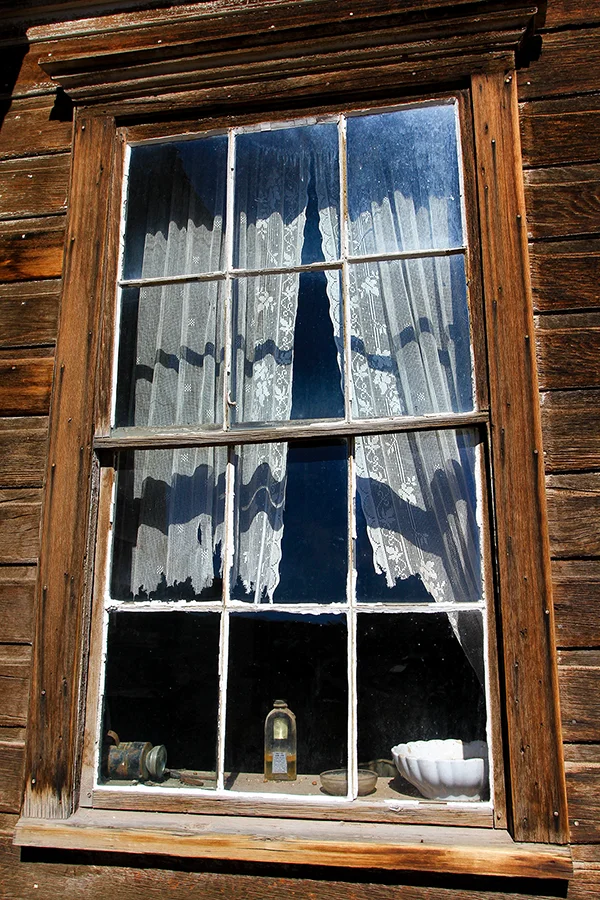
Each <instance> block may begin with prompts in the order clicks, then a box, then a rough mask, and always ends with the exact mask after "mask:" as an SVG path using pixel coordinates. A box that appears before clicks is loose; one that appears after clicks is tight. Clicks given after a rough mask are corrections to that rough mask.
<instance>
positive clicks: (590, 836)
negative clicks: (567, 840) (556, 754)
mask: <svg viewBox="0 0 600 900" xmlns="http://www.w3.org/2000/svg"><path fill="white" fill-rule="evenodd" d="M566 777H567V796H568V798H569V826H570V832H571V841H572V842H573V843H575V844H587V843H590V842H600V765H597V764H596V765H595V764H594V763H590V764H587V765H586V764H579V763H567V764H566Z"/></svg>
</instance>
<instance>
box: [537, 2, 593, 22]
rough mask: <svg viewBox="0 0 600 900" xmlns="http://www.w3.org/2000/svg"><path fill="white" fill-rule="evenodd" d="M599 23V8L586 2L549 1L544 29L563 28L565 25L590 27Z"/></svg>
mask: <svg viewBox="0 0 600 900" xmlns="http://www.w3.org/2000/svg"><path fill="white" fill-rule="evenodd" d="M595 22H597V23H600V8H599V7H598V5H597V4H596V3H588V2H587V0H550V3H548V9H547V11H546V18H545V21H544V25H545V27H546V28H564V27H565V26H566V25H592V24H593V23H595Z"/></svg>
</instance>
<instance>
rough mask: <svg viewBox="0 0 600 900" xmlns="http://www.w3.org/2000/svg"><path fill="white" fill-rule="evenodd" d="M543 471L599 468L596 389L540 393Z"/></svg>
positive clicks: (598, 398) (599, 400)
mask: <svg viewBox="0 0 600 900" xmlns="http://www.w3.org/2000/svg"><path fill="white" fill-rule="evenodd" d="M540 401H541V409H542V431H543V436H544V462H545V466H546V472H555V471H562V472H577V471H579V470H582V469H600V390H591V391H545V392H544V393H542V395H541V397H540Z"/></svg>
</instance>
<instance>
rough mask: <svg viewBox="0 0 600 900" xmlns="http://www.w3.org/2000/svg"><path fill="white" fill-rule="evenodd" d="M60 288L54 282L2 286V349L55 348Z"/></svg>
mask: <svg viewBox="0 0 600 900" xmlns="http://www.w3.org/2000/svg"><path fill="white" fill-rule="evenodd" d="M60 288H61V283H60V281H59V280H58V279H54V278H51V279H48V280H47V281H25V282H23V283H21V284H19V283H18V282H13V283H12V284H0V348H1V347H23V346H27V347H35V346H39V345H47V344H53V343H54V342H55V340H56V329H57V323H58V304H59V299H60Z"/></svg>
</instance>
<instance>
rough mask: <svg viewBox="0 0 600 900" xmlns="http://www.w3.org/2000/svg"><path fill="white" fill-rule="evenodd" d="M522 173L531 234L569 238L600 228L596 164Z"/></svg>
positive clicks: (599, 181) (599, 184)
mask: <svg viewBox="0 0 600 900" xmlns="http://www.w3.org/2000/svg"><path fill="white" fill-rule="evenodd" d="M599 87H600V81H599ZM524 174H525V200H526V205H527V225H528V228H529V235H530V237H532V238H555V237H571V236H575V235H580V234H581V235H585V234H594V233H596V232H599V231H600V164H599V163H590V164H588V165H584V166H583V165H582V166H579V165H578V166H557V167H555V168H548V169H526V170H525V173H524Z"/></svg>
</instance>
